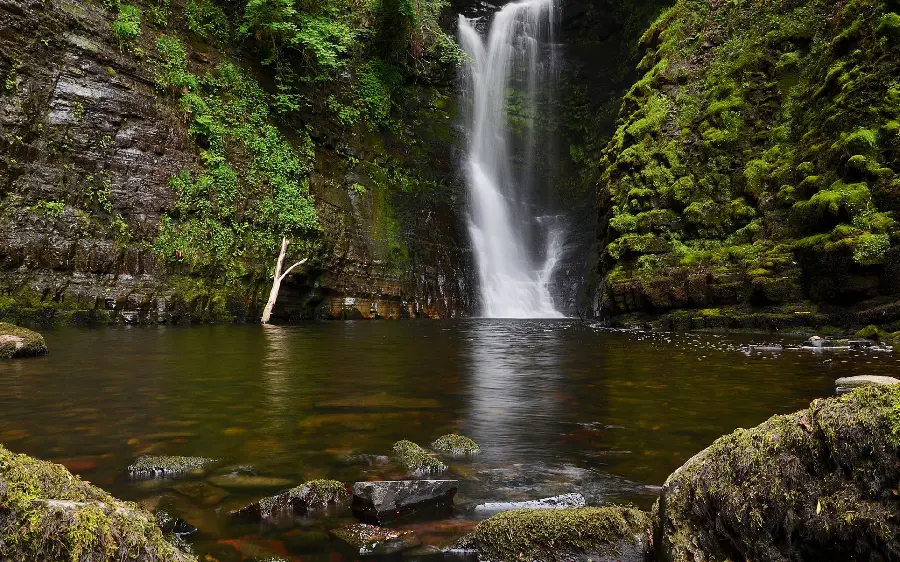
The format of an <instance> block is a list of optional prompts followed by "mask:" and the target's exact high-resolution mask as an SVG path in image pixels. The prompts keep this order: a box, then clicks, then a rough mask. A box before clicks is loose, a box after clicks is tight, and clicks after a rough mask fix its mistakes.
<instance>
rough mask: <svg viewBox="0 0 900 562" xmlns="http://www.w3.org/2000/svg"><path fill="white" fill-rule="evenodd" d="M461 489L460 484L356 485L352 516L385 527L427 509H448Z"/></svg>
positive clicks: (390, 482)
mask: <svg viewBox="0 0 900 562" xmlns="http://www.w3.org/2000/svg"><path fill="white" fill-rule="evenodd" d="M458 488H459V481H457V480H388V481H380V482H357V483H356V484H354V485H353V513H354V515H356V516H357V517H359V518H360V519H362V520H364V521H374V522H377V523H383V522H386V521H393V520H396V519H401V518H404V517H408V516H410V515H412V514H414V513H417V512H421V511H422V510H425V509H429V508H431V509H436V510H437V511H441V508H448V507H450V506H452V505H453V496H455V495H456V490H457V489H458Z"/></svg>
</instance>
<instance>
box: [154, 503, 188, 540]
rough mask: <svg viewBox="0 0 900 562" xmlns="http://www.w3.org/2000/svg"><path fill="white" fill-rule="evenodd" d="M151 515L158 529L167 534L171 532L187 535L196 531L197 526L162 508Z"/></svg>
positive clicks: (182, 535) (180, 535)
mask: <svg viewBox="0 0 900 562" xmlns="http://www.w3.org/2000/svg"><path fill="white" fill-rule="evenodd" d="M153 517H154V519H155V520H156V525H157V526H158V527H159V530H160V531H162V532H163V533H165V534H167V535H168V534H173V535H176V536H178V537H187V536H190V535H193V534H194V533H196V532H197V527H194V526H193V525H191V524H190V523H188V522H187V521H185V520H184V519H180V518H178V517H175V516H174V515H172V514H170V513H169V512H168V511H166V510H164V509H160V510H159V511H157V512H156V513H155V514H154V516H153Z"/></svg>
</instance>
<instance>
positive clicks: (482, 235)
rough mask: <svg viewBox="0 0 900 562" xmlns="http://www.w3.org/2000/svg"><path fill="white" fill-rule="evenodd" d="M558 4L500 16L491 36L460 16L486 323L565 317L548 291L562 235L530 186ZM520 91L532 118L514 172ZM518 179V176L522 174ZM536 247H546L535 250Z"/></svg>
mask: <svg viewBox="0 0 900 562" xmlns="http://www.w3.org/2000/svg"><path fill="white" fill-rule="evenodd" d="M554 12H555V9H554V0H523V1H521V2H513V3H510V4H507V5H506V6H504V7H503V8H502V9H501V10H500V11H499V12H497V13H496V14H495V15H494V18H493V21H492V22H491V25H490V28H489V30H488V33H487V38H486V39H483V38H482V37H481V35H480V34H479V33H478V30H477V29H476V24H477V22H476V21H475V20H470V19H467V18H465V17H463V16H460V17H459V36H460V43H461V45H462V47H463V49H464V50H465V51H466V53H467V54H468V57H469V61H468V64H467V68H466V72H465V77H466V80H467V90H466V91H467V92H468V94H469V96H470V97H471V109H470V111H471V114H470V115H469V119H468V120H467V123H466V127H467V133H468V140H469V150H468V156H467V161H466V166H467V170H466V174H467V179H468V184H469V192H470V216H469V232H470V234H471V237H472V246H473V248H474V250H475V257H476V262H477V266H478V277H479V279H478V280H479V285H480V287H479V290H480V297H481V307H482V310H481V314H482V316H484V317H487V318H555V317H562V314H560V313H559V312H558V311H557V310H556V308H555V307H554V305H553V299H552V298H551V296H550V291H549V290H548V284H549V282H550V277H551V275H552V274H553V270H554V268H555V267H556V264H557V261H558V259H559V255H560V253H561V251H562V238H563V236H562V232H560V231H559V230H555V229H546V228H544V227H543V226H542V225H541V222H540V220H539V219H538V218H537V217H536V216H534V211H533V209H534V207H533V204H532V202H531V201H529V197H530V195H531V194H530V193H529V190H528V189H527V188H528V185H529V184H530V182H531V176H532V174H533V173H534V162H535V160H536V158H535V153H534V151H535V150H540V149H541V148H542V147H538V146H536V144H537V143H535V142H534V138H535V135H534V134H533V132H534V119H533V117H534V115H535V113H536V107H535V104H536V101H535V99H536V97H537V95H536V93H537V91H538V88H541V87H542V86H544V84H543V82H542V80H543V79H544V78H546V77H547V76H548V75H552V69H550V68H548V67H549V66H551V65H552V58H553V57H552V56H550V57H547V56H544V55H543V50H542V48H541V47H542V44H547V43H542V42H547V41H551V42H552V37H551V30H552V29H553V25H554V21H553V20H554ZM513 83H515V85H516V86H517V87H518V88H519V89H520V90H521V91H522V93H523V94H524V95H521V96H520V98H521V105H522V109H523V110H524V112H525V114H526V115H527V116H529V118H528V123H527V125H528V127H529V131H528V132H527V133H526V136H527V142H526V143H525V148H524V154H523V156H524V159H525V162H524V166H522V168H524V176H523V174H522V171H523V170H519V173H518V174H517V171H516V170H514V167H513V165H512V156H511V151H510V144H511V138H510V133H509V128H508V123H507V120H508V118H507V101H508V99H507V98H508V95H509V93H510V88H511V86H512V85H513ZM517 176H518V177H517ZM530 245H535V246H540V247H539V248H531V247H530Z"/></svg>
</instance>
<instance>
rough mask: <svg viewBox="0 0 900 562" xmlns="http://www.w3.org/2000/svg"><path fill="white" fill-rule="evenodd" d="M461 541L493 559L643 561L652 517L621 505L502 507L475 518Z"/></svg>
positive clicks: (483, 557)
mask: <svg viewBox="0 0 900 562" xmlns="http://www.w3.org/2000/svg"><path fill="white" fill-rule="evenodd" d="M460 546H461V547H464V549H474V550H476V551H477V552H478V558H479V559H480V560H490V561H492V562H518V561H522V560H526V561H538V560H560V561H565V562H575V561H583V562H588V561H591V562H643V561H644V560H645V559H646V558H647V556H648V555H649V548H650V518H649V517H648V515H647V514H646V513H644V512H642V511H640V510H637V509H634V508H630V507H620V506H609V507H580V508H573V509H561V510H549V511H548V510H530V509H526V510H519V511H505V512H503V513H500V514H498V515H495V516H493V517H491V518H490V519H487V520H485V521H482V522H481V523H479V524H478V526H477V527H476V528H475V531H474V532H473V533H472V535H470V536H469V537H467V538H465V539H464V540H463V541H462V544H461V545H460Z"/></svg>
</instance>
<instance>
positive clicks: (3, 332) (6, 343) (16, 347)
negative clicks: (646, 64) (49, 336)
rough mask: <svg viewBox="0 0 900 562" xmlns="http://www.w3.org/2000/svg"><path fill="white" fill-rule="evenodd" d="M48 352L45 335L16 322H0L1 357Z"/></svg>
mask: <svg viewBox="0 0 900 562" xmlns="http://www.w3.org/2000/svg"><path fill="white" fill-rule="evenodd" d="M46 354H47V344H46V343H45V342H44V336H42V335H40V334H39V333H37V332H34V331H32V330H28V329H26V328H20V327H19V326H16V325H15V324H8V323H6V322H0V359H14V358H17V357H36V356H38V355H46Z"/></svg>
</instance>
